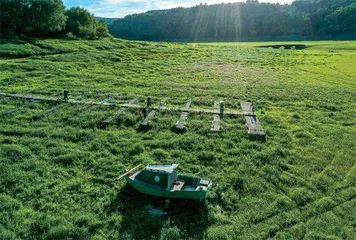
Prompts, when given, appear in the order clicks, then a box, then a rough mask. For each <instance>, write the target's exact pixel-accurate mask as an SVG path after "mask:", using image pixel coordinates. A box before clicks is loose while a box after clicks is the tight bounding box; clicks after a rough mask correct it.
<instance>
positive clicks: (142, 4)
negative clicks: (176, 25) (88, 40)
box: [63, 0, 294, 18]
mask: <svg viewBox="0 0 356 240" xmlns="http://www.w3.org/2000/svg"><path fill="white" fill-rule="evenodd" d="M239 1H240V2H241V1H243V0H239ZM293 1H294V0H259V2H272V3H291V2H293ZM63 2H64V5H65V6H66V7H67V8H70V7H76V6H79V7H83V8H85V9H87V10H89V11H90V12H91V13H93V14H94V15H95V16H98V17H110V18H119V17H124V16H126V15H129V14H134V13H143V12H147V11H149V10H157V9H169V8H175V7H192V6H195V5H199V4H200V3H207V4H215V3H223V2H225V3H226V2H238V1H233V0H230V1H219V0H63Z"/></svg>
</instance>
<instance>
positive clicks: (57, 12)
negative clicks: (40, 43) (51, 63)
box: [0, 0, 109, 39]
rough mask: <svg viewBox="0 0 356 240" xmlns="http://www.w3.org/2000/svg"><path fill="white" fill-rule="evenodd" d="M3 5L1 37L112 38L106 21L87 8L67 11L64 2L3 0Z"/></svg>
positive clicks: (59, 0)
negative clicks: (68, 34) (69, 35)
mask: <svg viewBox="0 0 356 240" xmlns="http://www.w3.org/2000/svg"><path fill="white" fill-rule="evenodd" d="M0 4H1V7H0V21H1V27H0V29H1V36H5V37H12V36H15V35H19V34H25V35H28V36H34V37H59V36H62V35H64V34H65V33H69V32H71V35H72V36H78V37H81V38H89V39H93V38H98V37H106V36H108V35H109V33H108V30H107V26H106V24H105V22H100V21H97V20H96V19H95V17H94V16H93V15H92V14H90V13H89V12H88V11H87V10H85V9H81V8H71V9H69V10H66V9H65V7H64V5H63V2H62V0H1V1H0Z"/></svg>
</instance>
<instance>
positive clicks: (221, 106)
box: [220, 101, 225, 119]
mask: <svg viewBox="0 0 356 240" xmlns="http://www.w3.org/2000/svg"><path fill="white" fill-rule="evenodd" d="M224 110H225V108H224V102H223V101H221V102H220V118H221V119H223V118H224Z"/></svg>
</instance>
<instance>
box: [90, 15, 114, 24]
mask: <svg viewBox="0 0 356 240" xmlns="http://www.w3.org/2000/svg"><path fill="white" fill-rule="evenodd" d="M95 18H96V20H98V21H104V22H105V23H106V24H110V23H112V22H113V21H115V20H117V19H118V18H105V17H95Z"/></svg>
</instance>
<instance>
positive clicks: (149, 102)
mask: <svg viewBox="0 0 356 240" xmlns="http://www.w3.org/2000/svg"><path fill="white" fill-rule="evenodd" d="M150 106H151V97H148V98H147V108H149V107H150Z"/></svg>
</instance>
